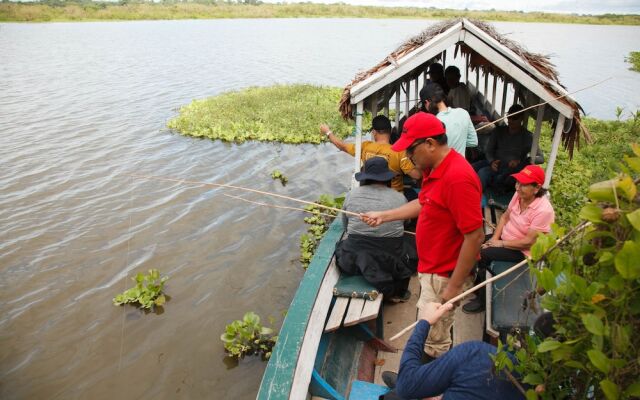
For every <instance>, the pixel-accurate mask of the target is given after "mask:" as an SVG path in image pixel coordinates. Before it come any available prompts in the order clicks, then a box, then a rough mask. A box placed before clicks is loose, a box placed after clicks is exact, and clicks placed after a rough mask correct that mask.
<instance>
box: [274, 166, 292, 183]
mask: <svg viewBox="0 0 640 400" xmlns="http://www.w3.org/2000/svg"><path fill="white" fill-rule="evenodd" d="M271 179H273V180H276V179H279V180H280V183H282V186H286V185H287V183H288V182H289V178H287V177H286V176H284V175H283V174H282V172H280V171H278V170H277V169H276V170H275V171H273V172H272V173H271Z"/></svg>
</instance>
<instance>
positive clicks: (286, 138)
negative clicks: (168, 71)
mask: <svg viewBox="0 0 640 400" xmlns="http://www.w3.org/2000/svg"><path fill="white" fill-rule="evenodd" d="M341 95H342V89H340V88H332V87H324V86H313V85H276V86H270V87H250V88H247V89H244V90H241V91H238V92H227V93H222V94H220V95H218V96H214V97H210V98H207V99H204V100H194V101H193V102H192V103H191V104H189V105H186V106H184V107H182V108H181V109H180V114H179V115H178V116H177V117H175V118H174V119H172V120H171V121H169V123H168V127H169V128H170V129H173V130H176V131H178V132H180V133H181V134H183V135H189V136H196V137H207V138H210V139H219V140H223V141H226V142H236V143H242V142H244V141H246V140H258V141H265V142H271V141H277V142H282V143H292V144H296V143H315V144H318V143H321V142H322V141H323V140H324V139H323V137H322V136H321V135H320V134H319V131H318V127H319V126H320V124H321V123H327V124H329V126H331V128H332V130H333V132H334V133H335V134H336V135H337V136H339V137H341V138H344V137H346V136H347V135H348V134H350V133H351V131H352V130H353V126H352V123H350V122H346V121H345V120H343V119H342V118H341V117H340V114H339V113H338V101H339V100H340V96H341ZM368 120H370V117H369V118H368ZM368 120H367V121H368ZM367 121H365V122H367ZM363 126H367V125H363Z"/></svg>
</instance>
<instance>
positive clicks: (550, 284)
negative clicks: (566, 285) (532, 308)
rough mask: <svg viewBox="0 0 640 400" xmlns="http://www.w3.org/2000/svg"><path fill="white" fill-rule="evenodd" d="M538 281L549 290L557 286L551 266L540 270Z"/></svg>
mask: <svg viewBox="0 0 640 400" xmlns="http://www.w3.org/2000/svg"><path fill="white" fill-rule="evenodd" d="M538 282H539V283H540V286H542V287H543V288H544V289H545V290H546V291H547V292H550V291H552V290H553V289H555V288H556V276H555V275H554V274H553V272H552V271H551V270H550V269H549V268H542V270H541V271H539V272H538Z"/></svg>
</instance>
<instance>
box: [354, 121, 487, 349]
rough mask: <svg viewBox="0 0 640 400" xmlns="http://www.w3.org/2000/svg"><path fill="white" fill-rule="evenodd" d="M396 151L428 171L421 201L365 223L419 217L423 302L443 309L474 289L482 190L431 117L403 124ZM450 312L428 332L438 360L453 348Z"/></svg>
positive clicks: (369, 216)
mask: <svg viewBox="0 0 640 400" xmlns="http://www.w3.org/2000/svg"><path fill="white" fill-rule="evenodd" d="M392 149H393V150H394V151H402V150H406V154H407V156H408V157H409V158H410V159H411V160H412V161H413V163H414V164H415V166H416V167H417V168H419V169H421V170H422V171H423V177H424V178H423V180H422V190H421V191H420V196H419V198H418V199H416V200H414V201H412V202H409V203H407V204H405V205H403V206H402V207H399V208H395V209H392V210H386V211H376V212H368V213H365V214H363V216H362V219H363V220H364V221H365V222H367V223H368V224H369V225H372V226H377V225H380V224H382V223H384V222H389V221H397V220H404V219H411V218H415V217H416V216H417V217H418V224H417V226H416V245H417V249H418V258H419V262H418V276H419V278H420V286H421V293H420V300H419V301H418V308H420V309H421V308H423V307H425V305H426V304H427V303H429V302H438V303H444V302H446V301H447V300H450V299H452V298H454V297H455V296H457V295H458V294H460V293H461V292H462V291H463V290H464V289H466V288H468V287H471V285H472V284H473V278H472V277H471V276H470V273H471V270H472V269H473V266H474V264H475V262H476V259H477V256H478V253H479V251H480V246H481V245H482V242H483V239H484V232H483V229H482V213H481V210H480V197H481V194H482V186H481V185H480V180H479V179H478V176H477V174H476V173H475V172H474V170H473V168H472V167H471V165H469V163H468V162H467V160H465V159H464V157H463V156H461V155H460V154H458V152H456V151H451V149H450V148H449V146H448V145H447V136H446V134H445V127H444V125H443V124H442V122H440V120H438V118H436V117H435V116H434V115H432V114H427V113H424V112H418V113H416V114H414V115H413V116H411V117H410V118H409V119H407V121H406V122H405V124H404V128H403V132H402V136H400V139H399V140H398V141H397V142H396V143H395V144H394V145H393V147H392ZM453 315H454V312H453V311H450V312H448V313H447V314H445V316H444V317H443V318H442V319H440V321H439V322H438V323H437V324H436V325H434V326H433V327H432V328H431V330H430V331H429V336H428V337H427V342H426V343H425V352H426V353H427V355H429V356H431V357H439V356H440V355H442V354H443V353H445V352H446V351H447V350H449V348H450V347H451V342H452V341H451V333H450V330H451V326H452V325H453Z"/></svg>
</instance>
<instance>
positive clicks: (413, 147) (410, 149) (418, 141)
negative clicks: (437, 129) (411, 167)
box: [406, 139, 427, 155]
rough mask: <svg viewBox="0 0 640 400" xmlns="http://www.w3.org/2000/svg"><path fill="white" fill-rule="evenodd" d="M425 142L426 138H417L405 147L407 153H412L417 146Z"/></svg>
mask: <svg viewBox="0 0 640 400" xmlns="http://www.w3.org/2000/svg"><path fill="white" fill-rule="evenodd" d="M426 142H427V139H418V140H416V141H415V142H413V144H411V146H409V147H407V150H406V153H407V155H412V154H413V152H414V151H415V150H416V148H417V147H418V146H420V145H421V144H423V143H426Z"/></svg>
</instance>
